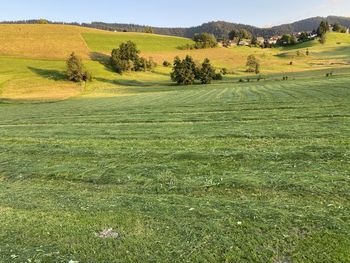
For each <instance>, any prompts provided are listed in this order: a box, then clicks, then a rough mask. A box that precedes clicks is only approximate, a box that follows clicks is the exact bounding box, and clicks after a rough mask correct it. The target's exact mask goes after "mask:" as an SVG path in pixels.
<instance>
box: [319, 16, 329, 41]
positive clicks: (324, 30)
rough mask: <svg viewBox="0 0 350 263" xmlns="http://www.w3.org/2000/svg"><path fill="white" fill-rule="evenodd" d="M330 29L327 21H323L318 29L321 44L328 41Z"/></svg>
mask: <svg viewBox="0 0 350 263" xmlns="http://www.w3.org/2000/svg"><path fill="white" fill-rule="evenodd" d="M328 31H329V24H328V22H327V21H322V22H321V24H320V26H319V27H318V29H317V36H318V37H319V38H320V42H321V44H325V43H326V34H327V32H328Z"/></svg>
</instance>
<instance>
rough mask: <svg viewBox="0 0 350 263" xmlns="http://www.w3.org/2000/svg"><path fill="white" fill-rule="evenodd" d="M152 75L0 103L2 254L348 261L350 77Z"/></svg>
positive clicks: (16, 257)
mask: <svg viewBox="0 0 350 263" xmlns="http://www.w3.org/2000/svg"><path fill="white" fill-rule="evenodd" d="M102 84H103V83H102ZM146 84H147V83H146V82H145V83H143V84H140V86H139V87H133V86H130V85H128V84H127V83H122V82H118V83H104V84H103V85H108V87H110V90H109V91H110V92H111V93H112V92H113V90H112V88H111V87H112V86H114V90H115V92H117V93H118V92H120V91H121V90H123V91H124V95H123V96H114V97H110V98H107V97H104V98H103V97H99V98H96V97H95V98H87V97H80V98H76V99H72V100H67V101H63V102H58V103H42V104H0V182H1V183H0V214H1V220H0V229H1V232H0V262H12V261H13V262H26V261H28V262H30V261H31V262H35V260H36V261H38V262H39V261H41V262H68V261H70V260H74V261H79V262H115V260H116V259H122V261H123V262H140V261H144V262H155V261H157V262H169V261H177V262H184V261H189V262H225V261H226V262H349V261H350V258H349V253H348V247H349V246H350V243H349V240H350V236H349V233H350V221H349V220H350V218H349V214H350V206H349V204H350V196H349V192H350V188H349V185H350V181H349V173H348V171H349V169H350V166H349V163H350V162H349V161H350V160H349V153H350V148H349V145H350V141H349V134H350V129H349V127H350V116H349V111H350V108H349V105H350V103H349V102H350V89H349V85H350V77H349V75H347V76H344V77H335V78H333V79H326V78H324V77H322V78H316V79H300V80H295V81H287V82H281V81H279V82H277V81H266V82H260V83H257V82H255V83H245V84H237V83H235V84H232V83H229V82H228V83H220V84H216V85H209V86H193V87H184V88H180V87H176V86H174V87H169V86H156V85H150V86H147V85H146ZM102 87H104V86H102ZM102 87H101V88H102ZM107 228H113V229H114V230H115V231H117V232H118V233H119V234H120V238H119V239H102V238H98V237H96V233H98V232H100V231H102V230H104V229H107Z"/></svg>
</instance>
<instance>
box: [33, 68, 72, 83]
mask: <svg viewBox="0 0 350 263" xmlns="http://www.w3.org/2000/svg"><path fill="white" fill-rule="evenodd" d="M28 69H29V70H31V71H32V72H34V73H35V74H37V75H39V76H40V77H43V78H46V79H51V80H55V81H60V80H66V79H67V76H66V74H65V72H63V71H59V70H54V69H41V68H33V67H28Z"/></svg>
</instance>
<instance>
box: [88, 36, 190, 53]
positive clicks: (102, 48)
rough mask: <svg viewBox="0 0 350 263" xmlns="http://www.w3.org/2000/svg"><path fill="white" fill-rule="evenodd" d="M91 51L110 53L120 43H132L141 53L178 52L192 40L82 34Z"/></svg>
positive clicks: (169, 37) (166, 37)
mask: <svg viewBox="0 0 350 263" xmlns="http://www.w3.org/2000/svg"><path fill="white" fill-rule="evenodd" d="M82 35H83V37H84V39H85V41H86V43H87V45H88V46H89V48H90V49H91V50H92V51H95V52H103V53H110V52H111V51H112V49H114V48H117V47H118V46H119V45H120V44H121V43H123V42H127V41H129V40H130V41H133V42H134V43H136V44H137V47H138V48H139V49H140V50H141V51H142V52H159V51H162V52H165V51H175V50H178V48H179V47H180V46H184V45H186V44H192V43H193V42H192V40H190V39H186V38H180V37H171V36H162V35H154V34H145V33H105V34H103V33H83V34H82Z"/></svg>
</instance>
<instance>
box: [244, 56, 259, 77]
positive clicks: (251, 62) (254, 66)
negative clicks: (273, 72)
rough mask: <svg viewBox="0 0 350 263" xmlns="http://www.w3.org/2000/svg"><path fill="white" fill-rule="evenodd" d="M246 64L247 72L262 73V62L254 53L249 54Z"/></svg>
mask: <svg viewBox="0 0 350 263" xmlns="http://www.w3.org/2000/svg"><path fill="white" fill-rule="evenodd" d="M246 66H247V72H254V73H255V74H259V73H260V62H259V60H258V59H257V58H256V57H255V56H254V55H250V56H248V58H247V64H246Z"/></svg>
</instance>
